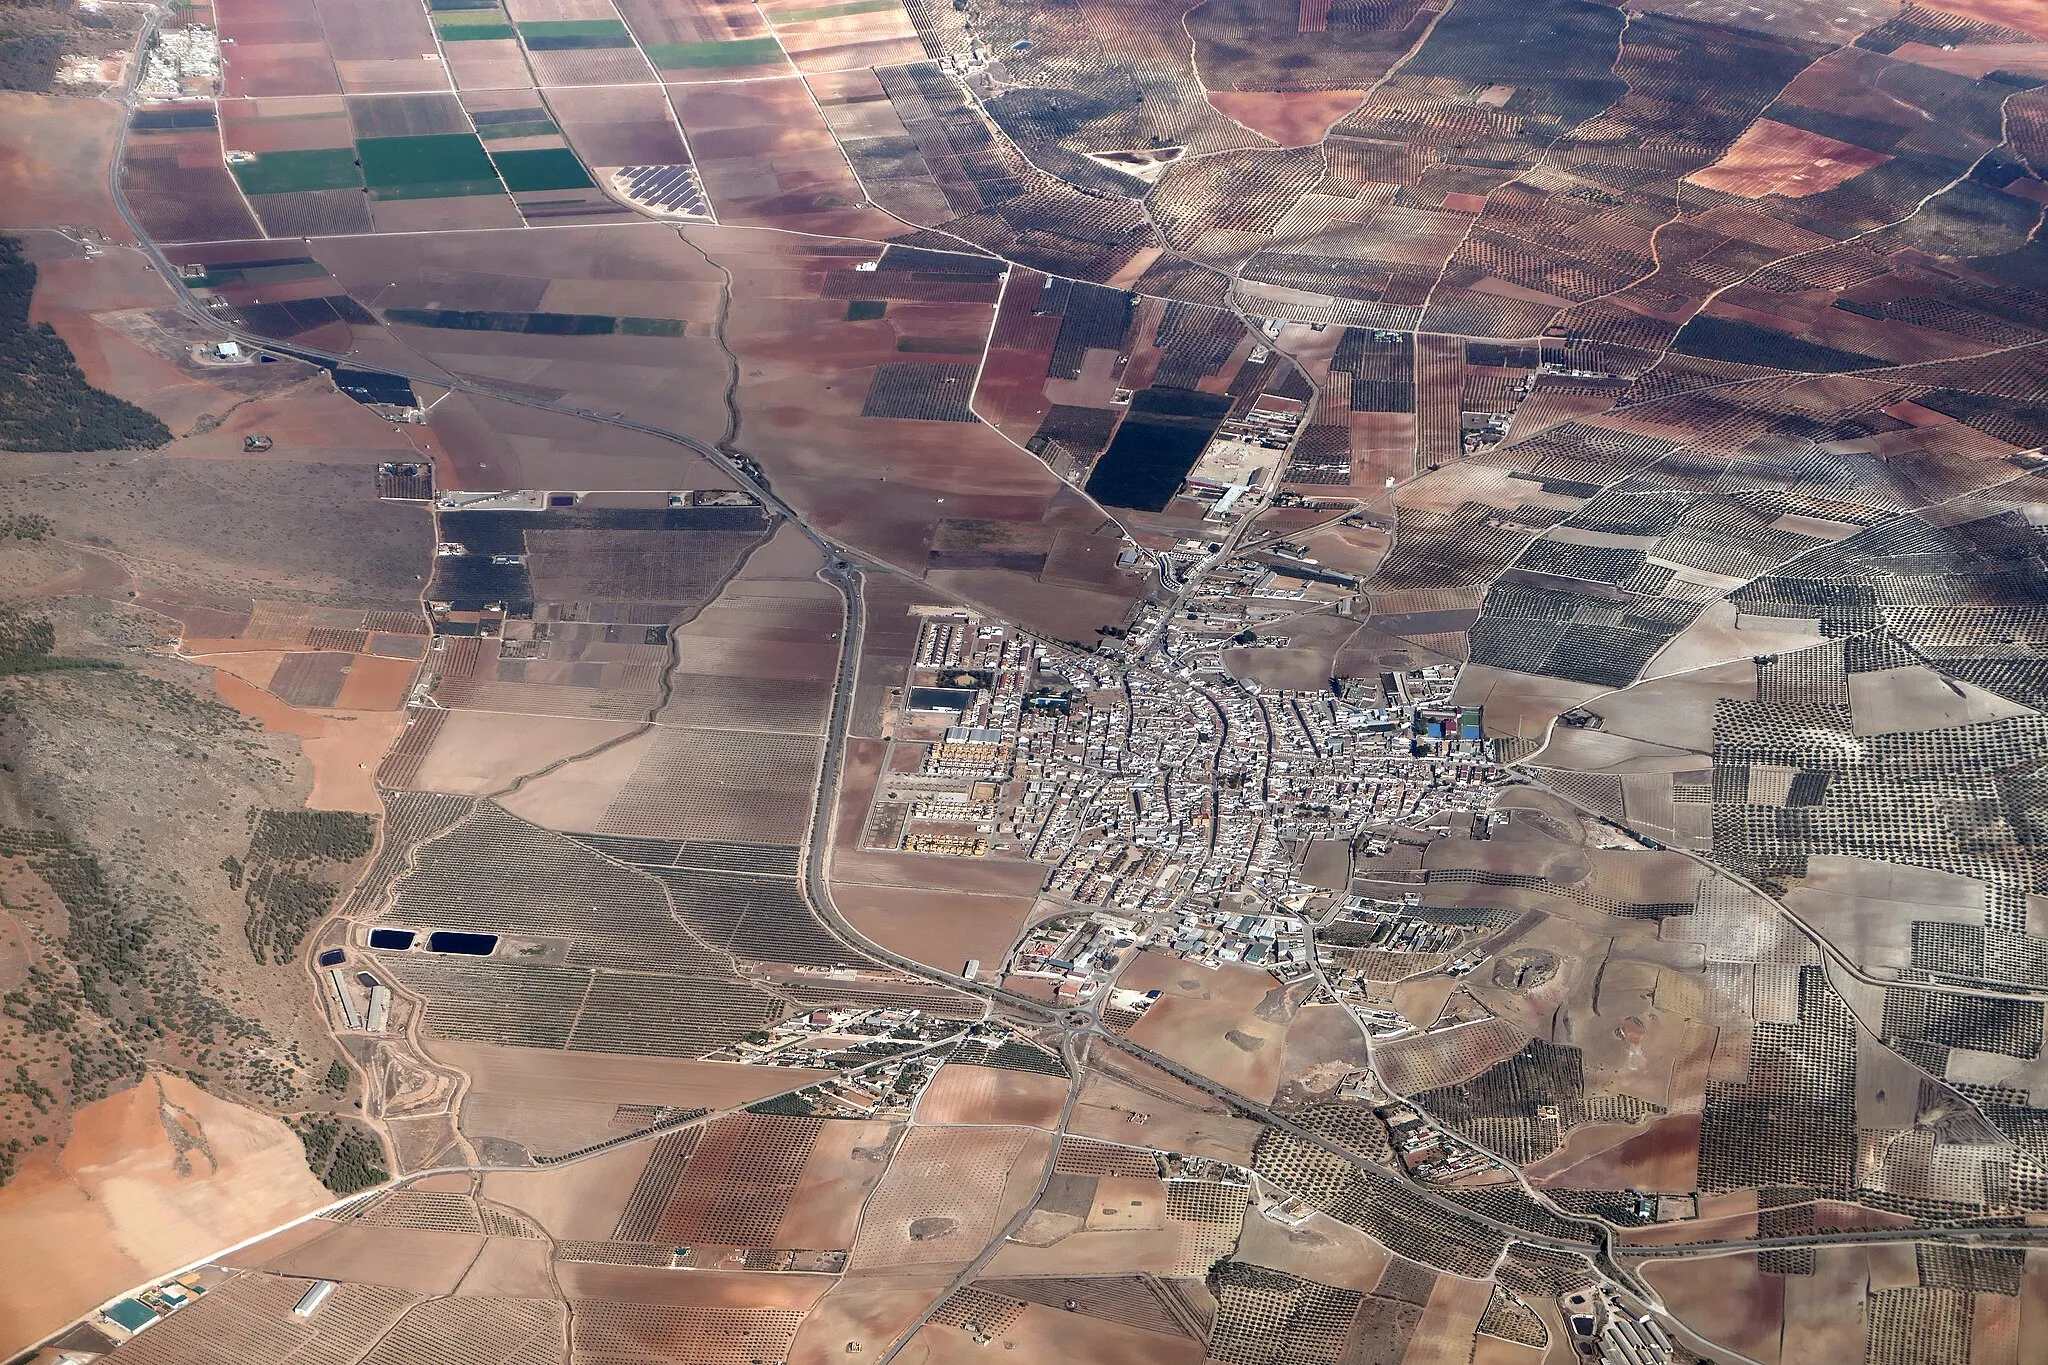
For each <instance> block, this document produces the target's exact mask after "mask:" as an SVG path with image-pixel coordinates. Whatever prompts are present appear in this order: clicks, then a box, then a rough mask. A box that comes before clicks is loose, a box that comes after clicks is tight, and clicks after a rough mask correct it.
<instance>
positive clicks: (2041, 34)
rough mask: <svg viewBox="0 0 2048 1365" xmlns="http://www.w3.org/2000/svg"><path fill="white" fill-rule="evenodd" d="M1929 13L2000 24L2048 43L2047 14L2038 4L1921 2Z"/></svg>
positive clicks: (2016, 0)
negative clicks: (1939, 11)
mask: <svg viewBox="0 0 2048 1365" xmlns="http://www.w3.org/2000/svg"><path fill="white" fill-rule="evenodd" d="M1922 2H1923V3H1924V4H1925V5H1926V7H1927V8H1928V9H1938V10H1943V11H1945V12H1947V13H1949V14H1960V15H1962V16H1963V17H1964V18H1966V19H1975V20H1977V21H1979V22H1980V23H1986V24H1998V25H2001V26H2002V27H2005V28H2016V29H2018V30H2019V31H2020V32H2022V33H2031V34H2033V35H2034V36H2035V37H2036V38H2039V39H2041V40H2043V41H2044V42H2048V13H2043V12H2042V9H2041V6H2040V3H2039V0H1922Z"/></svg>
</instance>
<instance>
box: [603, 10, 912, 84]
mask: <svg viewBox="0 0 2048 1365" xmlns="http://www.w3.org/2000/svg"><path fill="white" fill-rule="evenodd" d="M891 3H892V4H893V3H894V0H891ZM642 50H643V51H645V52H646V53H647V59H648V60H649V61H651V62H653V63H654V64H655V65H656V66H658V67H660V68H661V69H662V70H664V71H705V70H713V69H717V68H720V67H729V66H734V67H736V66H765V65H772V64H774V63H776V62H779V61H780V60H781V58H782V45H781V44H780V43H778V42H776V41H775V40H774V39H773V38H729V39H726V40H724V41H722V42H701V43H656V44H654V45H653V46H651V47H648V48H644V49H642Z"/></svg>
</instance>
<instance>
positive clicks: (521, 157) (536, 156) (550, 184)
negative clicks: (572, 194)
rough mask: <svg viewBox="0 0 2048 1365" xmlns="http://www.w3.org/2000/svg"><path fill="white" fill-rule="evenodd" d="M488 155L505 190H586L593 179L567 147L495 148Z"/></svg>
mask: <svg viewBox="0 0 2048 1365" xmlns="http://www.w3.org/2000/svg"><path fill="white" fill-rule="evenodd" d="M491 159H492V160H494V161H496V162H497V163H498V174H499V175H500V176H501V177H502V178H503V179H504V181H505V188H506V189H508V190H587V189H589V188H590V187H591V185H592V184H593V183H594V182H593V181H592V180H591V178H590V175H589V173H588V172H587V171H585V170H584V169H583V163H582V162H581V161H578V160H577V159H576V153H574V152H572V151H570V150H569V149H568V148H567V147H541V148H537V149H535V150H533V151H526V152H498V153H496V154H495V155H493V157H492V158H491Z"/></svg>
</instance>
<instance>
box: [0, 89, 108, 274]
mask: <svg viewBox="0 0 2048 1365" xmlns="http://www.w3.org/2000/svg"><path fill="white" fill-rule="evenodd" d="M120 127H121V109H120V106H118V105H115V104H112V103H108V102H104V101H99V100H53V99H46V98H43V97H40V96H36V95H27V94H22V93H19V92H17V91H13V90H6V91H0V226H5V227H11V228H13V227H39V226H51V225H55V224H59V223H63V224H72V225H76V226H79V227H91V228H97V229H98V230H99V231H101V232H104V233H105V234H107V236H109V237H111V238H113V239H114V240H115V241H117V242H126V241H129V240H131V239H130V237H129V235H128V229H127V227H126V225H124V224H123V223H122V221H121V215H120V214H119V213H117V212H115V210H114V203H113V200H112V199H111V198H110V197H109V196H108V194H107V177H106V165H107V162H108V161H109V160H111V159H112V157H113V155H114V138H115V136H116V134H117V133H119V131H120ZM41 293H42V291H40V290H39V291H38V297H40V295H41Z"/></svg>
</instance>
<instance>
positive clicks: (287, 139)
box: [219, 96, 354, 152]
mask: <svg viewBox="0 0 2048 1365" xmlns="http://www.w3.org/2000/svg"><path fill="white" fill-rule="evenodd" d="M219 107H220V126H221V142H222V145H224V146H225V147H226V148H227V149H228V150H229V151H236V152H300V151H313V150H318V149H320V148H324V147H347V146H349V145H350V144H351V143H352V142H353V141H354V139H353V137H352V135H351V130H350V128H349V121H348V112H347V110H345V109H344V108H343V107H342V103H341V101H340V100H338V99H335V98H332V97H330V96H316V97H311V98H305V99H275V100H270V99H265V100H222V101H221V102H220V106H219Z"/></svg>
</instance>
